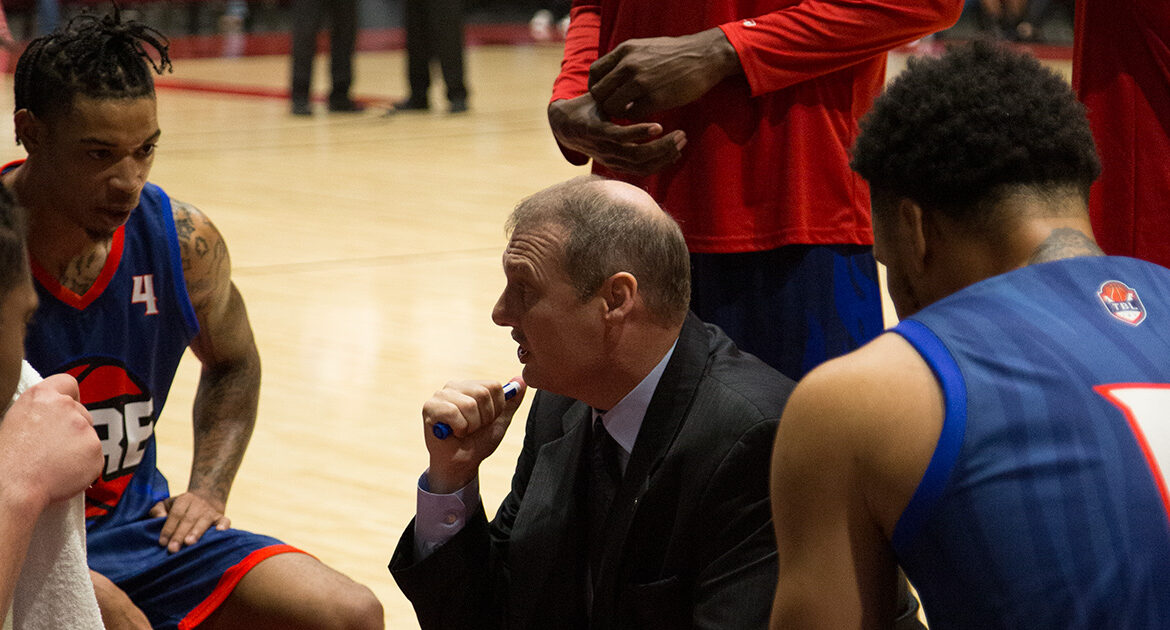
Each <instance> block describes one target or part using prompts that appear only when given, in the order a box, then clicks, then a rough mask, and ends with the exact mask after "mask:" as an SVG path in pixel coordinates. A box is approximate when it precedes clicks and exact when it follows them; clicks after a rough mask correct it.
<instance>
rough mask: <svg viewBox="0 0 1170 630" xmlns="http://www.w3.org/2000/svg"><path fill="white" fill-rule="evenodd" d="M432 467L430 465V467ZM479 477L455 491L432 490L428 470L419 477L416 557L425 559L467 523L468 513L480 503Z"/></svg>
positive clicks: (415, 538) (415, 539)
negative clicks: (428, 479) (435, 491)
mask: <svg viewBox="0 0 1170 630" xmlns="http://www.w3.org/2000/svg"><path fill="white" fill-rule="evenodd" d="M428 471H429V469H428ZM479 503H480V499H479V477H476V478H474V479H472V480H471V483H468V484H467V485H466V486H463V487H462V488H460V489H458V490H456V491H455V492H452V493H451V494H432V493H431V492H430V484H429V482H428V481H427V473H425V472H424V473H423V474H422V476H421V477H419V478H418V501H417V507H416V508H415V519H414V560H415V562H422V561H423V560H425V559H426V558H427V557H428V556H430V555H431V554H432V553H434V552H435V550H436V549H438V548H439V547H441V546H442V545H443V544H444V543H446V542H447V541H448V540H451V539H452V538H454V537H455V534H458V533H459V531H460V530H462V529H463V526H464V525H465V524H466V523H467V515H468V514H470V513H473V512H474V510H475V509H476V508H478V507H479Z"/></svg>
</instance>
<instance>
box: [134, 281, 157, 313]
mask: <svg viewBox="0 0 1170 630" xmlns="http://www.w3.org/2000/svg"><path fill="white" fill-rule="evenodd" d="M130 303H131V304H145V305H146V314H147V315H158V298H156V297H154V274H152V273H148V274H146V275H144V276H134V288H132V289H131V290H130Z"/></svg>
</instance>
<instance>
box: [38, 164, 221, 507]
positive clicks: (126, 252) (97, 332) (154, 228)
mask: <svg viewBox="0 0 1170 630" xmlns="http://www.w3.org/2000/svg"><path fill="white" fill-rule="evenodd" d="M182 269H183V265H182V261H181V259H180V257H179V243H178V237H177V236H176V232H175V225H174V216H173V214H172V210H171V203H170V199H169V198H168V197H167V195H166V193H164V192H163V191H162V189H160V188H158V187H157V186H154V185H153V184H147V185H146V187H145V188H144V189H143V191H142V195H141V201H140V203H139V206H138V208H136V209H135V210H134V212H132V213H131V214H130V218H129V219H128V220H127V222H126V225H124V226H122V227H120V228H118V230H117V231H116V232H115V233H114V235H113V239H112V243H111V251H110V254H109V256H108V258H107V259H106V263H105V266H104V268H103V269H102V271H101V273H100V275H99V276H98V279H97V281H96V282H94V284H93V285H92V286H91V287H90V288H89V289H88V290H87V291H86V292H85V294H84V295H78V294H76V293H74V292H73V291H71V290H70V289H68V288H66V287H64V286H62V285H61V283H60V282H58V281H57V279H56V278H55V277H54V276H53V275H52V274H51V273H49V272H47V271H45V270H44V269H42V268H41V267H40V265H38V264H37V263H36V261H35V260H34V261H32V270H33V277H34V278H35V280H36V282H35V284H36V290H37V296H38V297H39V298H40V306H39V307H38V308H37V311H36V314H35V316H34V317H33V321H32V323H31V324H30V325H29V329H28V336H27V337H26V340H25V353H26V355H27V358H28V361H29V363H31V364H32V365H33V367H35V368H36V369H37V371H39V372H40V373H41V374H57V373H62V372H65V373H69V374H71V375H73V376H74V377H75V378H77V381H78V384H79V385H80V389H81V402H82V404H84V405H85V406H86V408H87V409H89V411H90V414H92V416H93V420H94V428H95V429H96V430H97V432H98V436H99V437H100V438H101V440H102V452H103V454H104V455H105V461H106V465H105V469H104V470H103V471H102V475H101V478H100V479H99V480H98V481H97V483H95V484H94V485H93V487H91V488H90V489H89V490H88V491H86V494H85V516H86V521H87V524H88V525H89V526H90V527H91V528H92V527H93V526H95V524H99V525H100V524H116V523H118V522H122V521H132V520H137V519H139V518H141V517H142V516H143V515H144V514H145V513H146V512H147V511H149V510H150V507H151V506H153V505H154V504H155V503H157V502H158V501H160V500H162V499H165V498H166V497H167V496H169V493H168V489H167V482H166V479H165V478H164V477H163V476H162V474H161V473H159V471H158V469H157V467H156V465H155V439H154V425H155V422H156V421H157V420H158V416H159V413H160V412H161V411H162V408H163V404H164V403H165V402H166V399H167V393H168V392H169V391H170V387H171V381H172V379H173V378H174V375H175V370H176V369H177V367H178V365H179V360H180V359H181V358H182V356H183V352H184V351H185V350H186V349H187V345H188V344H189V343H190V341H191V339H192V338H193V337H194V336H195V334H196V333H197V332H198V329H199V325H198V322H197V320H196V318H195V311H194V309H193V308H192V306H191V301H190V299H188V296H187V287H186V283H185V281H184V279H183V271H182Z"/></svg>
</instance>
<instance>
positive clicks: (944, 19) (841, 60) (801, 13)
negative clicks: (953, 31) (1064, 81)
mask: <svg viewBox="0 0 1170 630" xmlns="http://www.w3.org/2000/svg"><path fill="white" fill-rule="evenodd" d="M962 11H963V1H962V0H807V1H805V2H800V3H798V4H794V5H791V6H788V7H785V8H783V9H780V10H778V11H773V12H771V13H766V14H764V15H761V16H759V17H756V18H752V19H746V20H739V21H735V22H729V23H727V24H723V25H721V26H720V28H721V29H723V32H724V34H726V35H727V39H728V41H730V42H731V45H732V46H733V47H735V50H736V52H737V53H738V54H739V61H740V65H741V66H742V67H743V70H744V74H745V75H746V76H747V80H748V83H749V85H750V86H751V90H752V96H759V95H760V94H765V93H767V92H772V91H775V90H780V89H783V88H786V87H788V86H790V85H793V84H796V83H800V82H801V81H805V80H807V79H810V78H813V77H817V76H821V75H825V74H828V73H830V72H835V71H837V70H841V69H842V68H847V67H849V66H852V65H853V64H856V63H858V62H859V61H863V60H865V59H868V58H870V57H873V56H875V55H878V54H881V53H884V52H886V51H888V50H890V49H892V48H895V47H897V46H900V45H902V44H905V43H907V42H911V41H914V40H916V39H918V38H920V37H922V36H924V35H927V34H930V33H934V32H936V31H940V30H942V29H944V28H947V27H949V26H951V25H953V24H954V23H955V22H956V21H958V19H959V15H960V14H961V13H962ZM567 50H568V49H567V47H566V52H567ZM586 70H588V68H586Z"/></svg>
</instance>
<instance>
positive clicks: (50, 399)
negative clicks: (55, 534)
mask: <svg viewBox="0 0 1170 630" xmlns="http://www.w3.org/2000/svg"><path fill="white" fill-rule="evenodd" d="M77 399H78V391H77V381H75V380H73V377H72V376H69V375H65V374H58V375H55V376H51V377H49V378H47V379H45V380H44V381H43V382H41V383H39V384H37V385H34V386H32V387H31V388H29V389H28V391H26V392H24V393H23V394H21V396H20V398H19V399H18V400H17V401H16V402H15V403H14V404H13V405H12V407H11V408H10V409H8V410H7V411H6V412H5V414H4V420H3V422H2V423H0V620H2V619H3V618H4V615H5V614H7V612H8V607H9V605H10V604H11V603H12V593H13V589H15V588H16V581H17V578H18V577H19V576H20V569H21V566H22V565H23V564H24V558H25V555H26V553H27V551H28V545H29V542H30V541H31V540H32V535H33V529H34V528H35V527H36V524H37V520H38V519H39V518H40V515H41V512H42V511H43V510H44V509H45V507H47V506H48V505H49V504H50V503H53V502H54V501H62V500H65V499H69V498H70V497H74V496H76V495H77V494H78V493H80V492H82V491H84V490H85V487H86V486H88V485H89V484H90V483H92V482H93V480H94V479H96V478H97V476H98V475H99V474H100V473H101V469H102V447H101V442H99V441H98V439H97V434H96V433H95V432H94V430H93V426H92V420H91V418H90V416H89V412H87V411H86V410H85V408H84V407H82V406H81V403H79V402H77Z"/></svg>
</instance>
